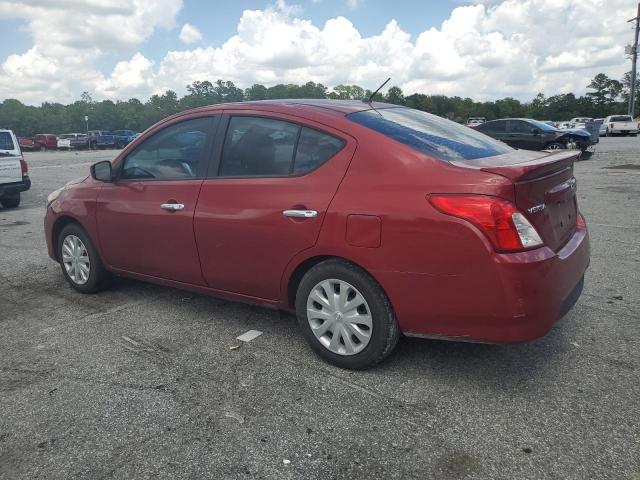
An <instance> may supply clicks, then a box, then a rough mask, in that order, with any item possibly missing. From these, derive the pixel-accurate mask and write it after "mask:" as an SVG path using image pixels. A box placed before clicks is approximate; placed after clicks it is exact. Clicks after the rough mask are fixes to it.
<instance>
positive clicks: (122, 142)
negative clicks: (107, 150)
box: [113, 130, 137, 148]
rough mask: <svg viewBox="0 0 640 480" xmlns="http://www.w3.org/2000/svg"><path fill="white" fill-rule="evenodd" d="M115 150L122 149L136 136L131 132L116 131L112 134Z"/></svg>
mask: <svg viewBox="0 0 640 480" xmlns="http://www.w3.org/2000/svg"><path fill="white" fill-rule="evenodd" d="M113 135H114V136H115V137H116V138H115V144H116V148H124V147H126V146H127V145H129V144H130V143H131V142H133V140H134V139H135V138H136V136H137V134H136V132H134V131H133V130H116V131H114V132H113Z"/></svg>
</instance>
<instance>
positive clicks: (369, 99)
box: [363, 77, 391, 103]
mask: <svg viewBox="0 0 640 480" xmlns="http://www.w3.org/2000/svg"><path fill="white" fill-rule="evenodd" d="M389 80H391V77H389V78H387V79H386V80H385V81H384V83H383V84H382V85H380V86H379V87H378V89H377V90H376V91H375V92H373V93H372V94H371V95H370V96H369V98H368V99H367V100H363V102H364V103H371V102H372V101H373V97H375V96H376V93H378V92H379V91H380V90H381V89H382V87H384V86H385V85H386V84H387V83H389Z"/></svg>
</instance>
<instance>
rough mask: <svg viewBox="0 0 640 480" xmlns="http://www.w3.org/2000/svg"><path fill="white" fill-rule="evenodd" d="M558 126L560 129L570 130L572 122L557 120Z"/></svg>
mask: <svg viewBox="0 0 640 480" xmlns="http://www.w3.org/2000/svg"><path fill="white" fill-rule="evenodd" d="M556 128H557V129H558V130H569V129H570V128H571V122H569V121H566V122H564V121H563V122H556Z"/></svg>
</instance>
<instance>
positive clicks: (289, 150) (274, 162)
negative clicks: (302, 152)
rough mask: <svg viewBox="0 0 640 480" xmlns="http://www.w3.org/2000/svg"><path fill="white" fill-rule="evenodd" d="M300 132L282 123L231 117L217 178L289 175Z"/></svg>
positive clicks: (293, 126) (295, 127)
mask: <svg viewBox="0 0 640 480" xmlns="http://www.w3.org/2000/svg"><path fill="white" fill-rule="evenodd" d="M299 133H300V127H299V126H298V125H294V124H292V123H289V122H284V121H282V120H276V119H273V118H264V117H240V116H238V117H231V119H230V121H229V126H228V128H227V134H226V136H225V140H224V147H223V149H222V159H221V163H220V170H219V175H220V176H222V177H254V176H282V175H288V174H289V172H290V171H291V167H292V164H293V154H294V151H295V147H296V143H297V141H298V135H299Z"/></svg>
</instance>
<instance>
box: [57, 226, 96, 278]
mask: <svg viewBox="0 0 640 480" xmlns="http://www.w3.org/2000/svg"><path fill="white" fill-rule="evenodd" d="M62 264H63V265H64V269H65V270H66V272H67V275H69V278H70V279H71V280H72V281H73V283H75V284H77V285H83V284H85V283H87V280H88V279H89V273H90V272H91V262H90V261H89V253H88V252H87V248H86V247H85V246H84V243H82V240H80V239H79V238H78V237H76V236H75V235H67V236H66V237H65V239H64V241H63V242H62Z"/></svg>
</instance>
